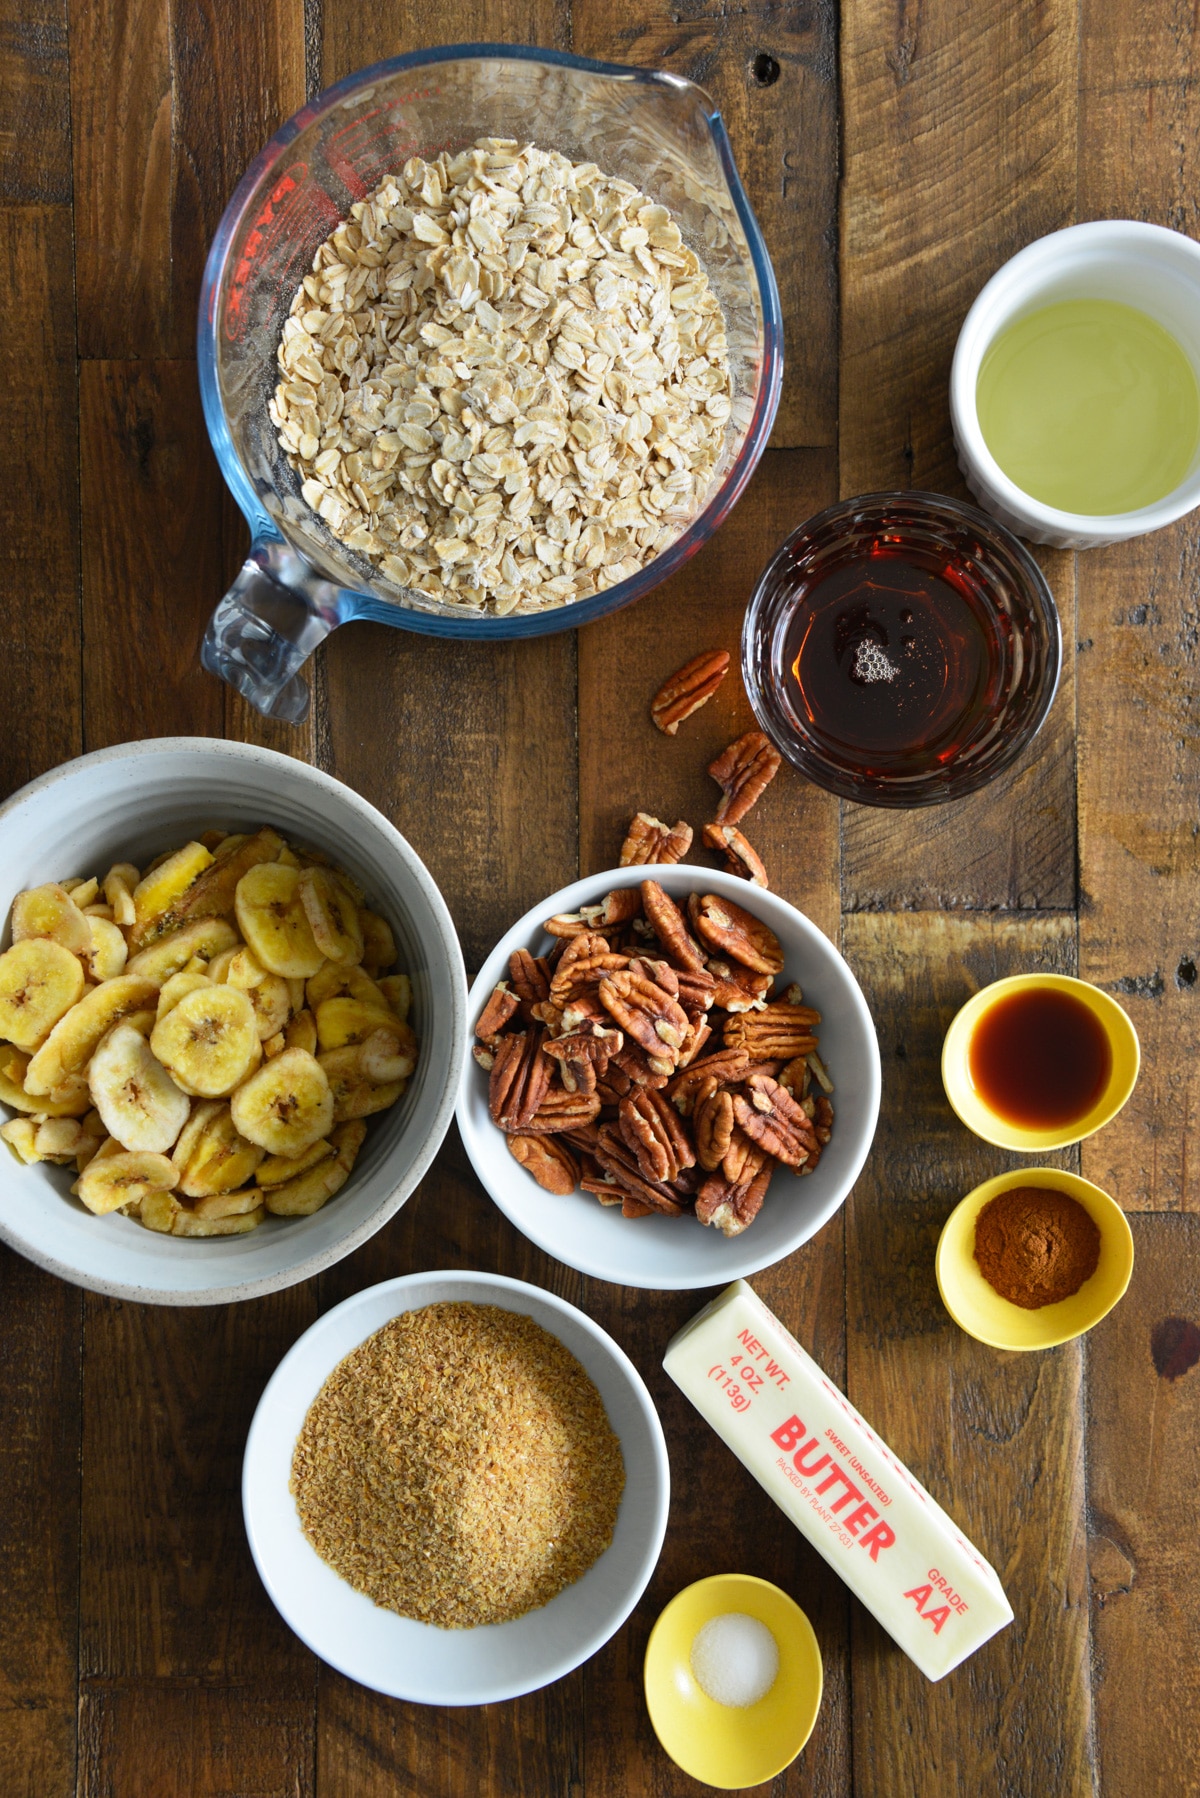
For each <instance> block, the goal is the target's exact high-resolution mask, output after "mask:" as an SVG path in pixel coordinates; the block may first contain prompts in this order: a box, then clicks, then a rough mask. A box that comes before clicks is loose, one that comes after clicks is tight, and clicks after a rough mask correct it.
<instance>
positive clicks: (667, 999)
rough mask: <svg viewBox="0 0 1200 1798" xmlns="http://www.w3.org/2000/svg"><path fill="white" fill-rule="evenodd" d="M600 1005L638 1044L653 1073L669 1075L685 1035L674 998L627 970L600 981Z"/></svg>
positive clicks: (684, 1017) (681, 1013) (682, 1013)
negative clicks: (644, 1053) (644, 1052)
mask: <svg viewBox="0 0 1200 1798" xmlns="http://www.w3.org/2000/svg"><path fill="white" fill-rule="evenodd" d="M600 1003H601V1004H602V1005H603V1007H604V1009H605V1010H606V1011H607V1012H608V1014H609V1016H610V1017H611V1018H612V1019H613V1020H614V1022H615V1023H616V1024H618V1025H619V1026H620V1028H621V1029H622V1030H624V1031H625V1033H626V1034H627V1035H628V1036H631V1037H632V1038H633V1039H634V1041H635V1042H637V1043H640V1044H641V1046H642V1048H643V1049H644V1050H645V1051H646V1058H647V1060H648V1061H649V1063H650V1066H651V1068H652V1069H653V1070H654V1072H655V1073H656V1074H673V1073H674V1071H675V1067H676V1064H677V1062H678V1060H679V1051H680V1049H681V1048H682V1047H683V1041H684V1038H685V1037H686V1035H687V1032H688V1018H687V1013H686V1012H685V1011H684V1009H683V1007H682V1005H680V1003H679V1001H678V1000H677V999H672V997H671V995H670V993H666V992H664V991H663V989H662V987H661V986H658V985H657V984H656V983H655V982H654V981H653V980H647V979H646V978H645V977H644V976H643V975H641V974H635V973H633V972H632V971H631V970H630V969H628V968H627V969H626V970H625V971H624V973H620V974H613V975H611V976H609V978H608V979H606V980H602V981H601V982H600Z"/></svg>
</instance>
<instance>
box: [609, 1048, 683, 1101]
mask: <svg viewBox="0 0 1200 1798" xmlns="http://www.w3.org/2000/svg"><path fill="white" fill-rule="evenodd" d="M655 1060H657V1057H655ZM606 1077H607V1079H608V1080H610V1081H611V1082H612V1084H613V1085H614V1086H616V1087H618V1088H620V1089H621V1096H622V1097H624V1095H625V1093H627V1092H628V1091H629V1090H630V1088H631V1087H635V1086H648V1087H650V1088H651V1089H652V1090H653V1091H654V1092H658V1091H659V1090H660V1089H661V1088H662V1087H664V1086H665V1085H666V1084H667V1081H668V1079H669V1078H670V1075H669V1074H660V1073H659V1071H658V1069H657V1068H656V1067H654V1065H653V1064H652V1062H651V1060H650V1057H649V1056H648V1055H647V1054H646V1051H645V1050H644V1049H643V1048H642V1046H641V1044H640V1043H626V1044H625V1046H624V1047H623V1048H622V1049H619V1050H618V1051H617V1053H616V1054H615V1055H614V1056H613V1058H612V1060H611V1061H610V1062H609V1064H608V1074H607V1076H606ZM622 1082H624V1083H625V1084H624V1086H623V1087H622Z"/></svg>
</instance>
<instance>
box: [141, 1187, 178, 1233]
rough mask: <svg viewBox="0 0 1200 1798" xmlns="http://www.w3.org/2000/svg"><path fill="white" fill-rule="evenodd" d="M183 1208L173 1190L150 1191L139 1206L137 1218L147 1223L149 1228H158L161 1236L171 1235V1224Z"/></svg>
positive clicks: (142, 1222)
mask: <svg viewBox="0 0 1200 1798" xmlns="http://www.w3.org/2000/svg"><path fill="white" fill-rule="evenodd" d="M181 1209H182V1207H181V1205H180V1203H179V1200H178V1199H177V1198H176V1197H175V1194H174V1193H173V1192H148V1193H147V1194H146V1196H145V1198H144V1199H143V1200H142V1202H141V1204H140V1205H139V1206H138V1208H137V1220H138V1222H139V1224H145V1226H146V1228H147V1230H157V1231H158V1232H159V1234H160V1235H161V1236H169V1235H170V1234H171V1225H172V1224H173V1223H174V1222H175V1219H176V1218H177V1217H178V1215H179V1213H180V1211H181Z"/></svg>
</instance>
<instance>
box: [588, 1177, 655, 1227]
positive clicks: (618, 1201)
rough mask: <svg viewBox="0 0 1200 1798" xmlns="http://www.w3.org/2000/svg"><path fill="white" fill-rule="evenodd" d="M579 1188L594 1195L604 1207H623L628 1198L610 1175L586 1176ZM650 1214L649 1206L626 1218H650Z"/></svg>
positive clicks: (631, 1212)
mask: <svg viewBox="0 0 1200 1798" xmlns="http://www.w3.org/2000/svg"><path fill="white" fill-rule="evenodd" d="M579 1186H580V1190H581V1191H582V1192H590V1193H593V1194H594V1195H595V1197H596V1198H598V1199H599V1201H600V1203H601V1204H602V1205H623V1204H624V1203H625V1201H626V1198H627V1194H626V1192H625V1190H624V1188H623V1187H620V1186H618V1185H617V1183H616V1181H615V1180H614V1179H612V1178H611V1177H610V1176H609V1175H608V1174H604V1173H596V1174H585V1175H584V1176H583V1179H582V1180H581V1181H580V1182H579ZM650 1212H651V1207H650V1206H649V1205H647V1206H645V1208H644V1209H643V1210H642V1211H640V1212H638V1211H627V1212H626V1213H625V1216H626V1217H649V1215H650Z"/></svg>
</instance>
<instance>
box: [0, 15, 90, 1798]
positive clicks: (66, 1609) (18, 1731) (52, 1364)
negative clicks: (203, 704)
mask: <svg viewBox="0 0 1200 1798" xmlns="http://www.w3.org/2000/svg"><path fill="white" fill-rule="evenodd" d="M9 28H10V29H13V28H15V26H14V21H12V20H10V21H9ZM5 42H6V46H7V50H8V54H7V55H5V56H4V57H3V59H2V60H0V91H3V92H4V94H5V96H6V102H7V109H6V113H5V117H6V120H8V119H14V118H15V120H16V121H17V123H18V124H19V125H20V126H21V128H22V129H23V130H28V132H29V133H30V134H31V138H32V139H33V141H34V142H35V143H40V144H41V145H42V147H43V148H44V149H46V153H47V165H46V177H47V183H48V185H49V186H51V187H52V186H53V184H54V178H55V175H54V171H55V164H54V159H53V155H52V153H51V151H50V149H49V147H48V145H47V142H46V135H45V129H44V126H45V115H44V112H43V110H42V109H43V107H44V106H47V105H49V104H50V96H49V93H48V90H47V89H46V87H45V85H44V82H43V77H44V78H45V81H49V79H50V76H49V69H50V66H51V65H52V64H53V62H54V59H55V55H56V52H55V49H54V35H53V32H52V30H50V27H49V23H48V22H47V42H46V45H45V51H44V58H45V60H44V62H43V61H42V60H41V59H39V55H38V45H37V41H36V35H35V36H34V37H33V38H32V39H31V38H26V39H21V38H20V37H19V36H18V38H16V39H15V40H14V39H13V38H12V37H11V36H9V37H6V39H5ZM16 51H21V52H22V54H23V56H24V60H25V62H26V64H27V66H26V71H25V72H26V74H27V75H28V76H29V79H30V82H31V83H32V84H33V85H31V86H30V85H26V86H22V84H21V81H20V80H19V79H18V77H17V73H16V71H15V70H14V68H13V66H12V61H11V57H12V54H13V53H15V52H16ZM30 59H32V63H30ZM9 147H11V146H9ZM0 159H2V160H3V165H4V167H5V169H6V174H5V177H4V179H3V183H2V184H0V185H2V186H3V190H4V191H5V192H6V193H11V192H12V191H13V183H14V182H15V184H16V186H17V187H18V189H19V188H20V180H19V179H18V178H17V177H18V176H19V174H20V167H21V166H22V165H21V163H20V156H19V155H18V158H17V162H16V164H14V163H13V161H12V160H11V158H10V157H9V156H8V154H7V148H5V147H0ZM32 166H33V165H32V164H31V165H29V167H30V168H32ZM10 177H12V180H10V179H9V178H10ZM21 179H23V177H21ZM0 272H2V274H3V278H4V281H5V287H6V291H7V292H8V293H9V294H10V295H11V296H12V298H13V300H14V304H13V306H12V307H11V318H10V322H9V328H8V329H7V330H6V332H5V334H4V340H3V344H2V345H0V385H2V386H3V389H4V392H5V393H6V394H7V396H8V406H9V415H10V427H9V428H10V433H11V438H12V441H13V442H14V443H16V444H21V445H34V446H36V453H34V454H30V455H26V456H24V457H23V458H22V465H21V468H20V471H19V474H18V476H17V478H16V479H13V480H9V481H7V482H6V483H5V485H4V497H3V500H2V501H0V545H2V547H0V568H2V569H3V577H4V578H3V585H4V594H5V601H4V603H5V609H6V625H7V629H6V639H5V655H4V657H3V660H2V661H0V700H2V701H3V704H4V708H5V713H6V715H7V717H8V718H9V719H10V720H12V721H14V727H13V728H10V729H9V730H7V731H5V732H4V736H3V749H2V750H0V792H2V793H3V794H5V795H7V794H9V793H11V792H12V791H14V790H15V789H16V788H17V787H20V786H23V785H24V783H25V782H26V781H28V780H31V779H32V778H33V777H34V776H35V775H38V774H42V773H44V772H45V771H46V770H47V769H49V768H52V767H53V766H54V765H55V764H56V763H58V762H60V761H64V760H66V759H68V758H69V757H71V756H72V755H76V754H78V752H79V749H80V747H81V741H80V738H81V733H80V722H79V689H80V635H79V599H78V581H79V488H78V480H77V473H76V471H77V466H78V453H77V437H76V420H75V411H76V383H75V354H74V342H75V321H74V307H73V299H72V291H73V290H72V279H71V219H70V213H69V211H68V210H67V208H66V207H62V206H40V205H27V206H24V207H21V208H17V207H14V206H10V205H7V204H6V205H4V206H2V207H0ZM0 1290H2V1292H3V1300H2V1302H0V1491H2V1492H3V1494H4V1531H3V1534H2V1535H0V1589H3V1591H4V1594H5V1600H6V1611H7V1619H6V1627H5V1631H4V1647H3V1651H2V1652H0V1790H3V1791H4V1792H5V1793H10V1792H11V1793H12V1794H13V1795H14V1798H20V1795H25V1794H27V1795H28V1798H68V1795H69V1794H73V1793H74V1791H75V1711H76V1666H75V1661H76V1642H77V1636H78V1571H79V1502H80V1501H79V1427H80V1426H79V1366H80V1347H81V1337H82V1306H81V1301H80V1296H79V1294H78V1293H77V1292H75V1291H73V1290H72V1288H70V1287H69V1286H65V1285H63V1284H62V1283H61V1282H60V1281H58V1280H55V1279H53V1278H52V1277H51V1276H50V1275H49V1274H46V1273H43V1272H42V1271H41V1270H40V1269H39V1268H35V1267H34V1266H32V1265H31V1264H30V1263H29V1262H26V1261H23V1260H21V1259H20V1258H19V1257H18V1256H16V1255H14V1254H11V1253H10V1252H9V1251H8V1250H7V1249H5V1250H4V1251H3V1253H2V1255H0ZM48 1494H49V1495H50V1499H49V1502H48V1499H47V1495H48Z"/></svg>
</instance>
